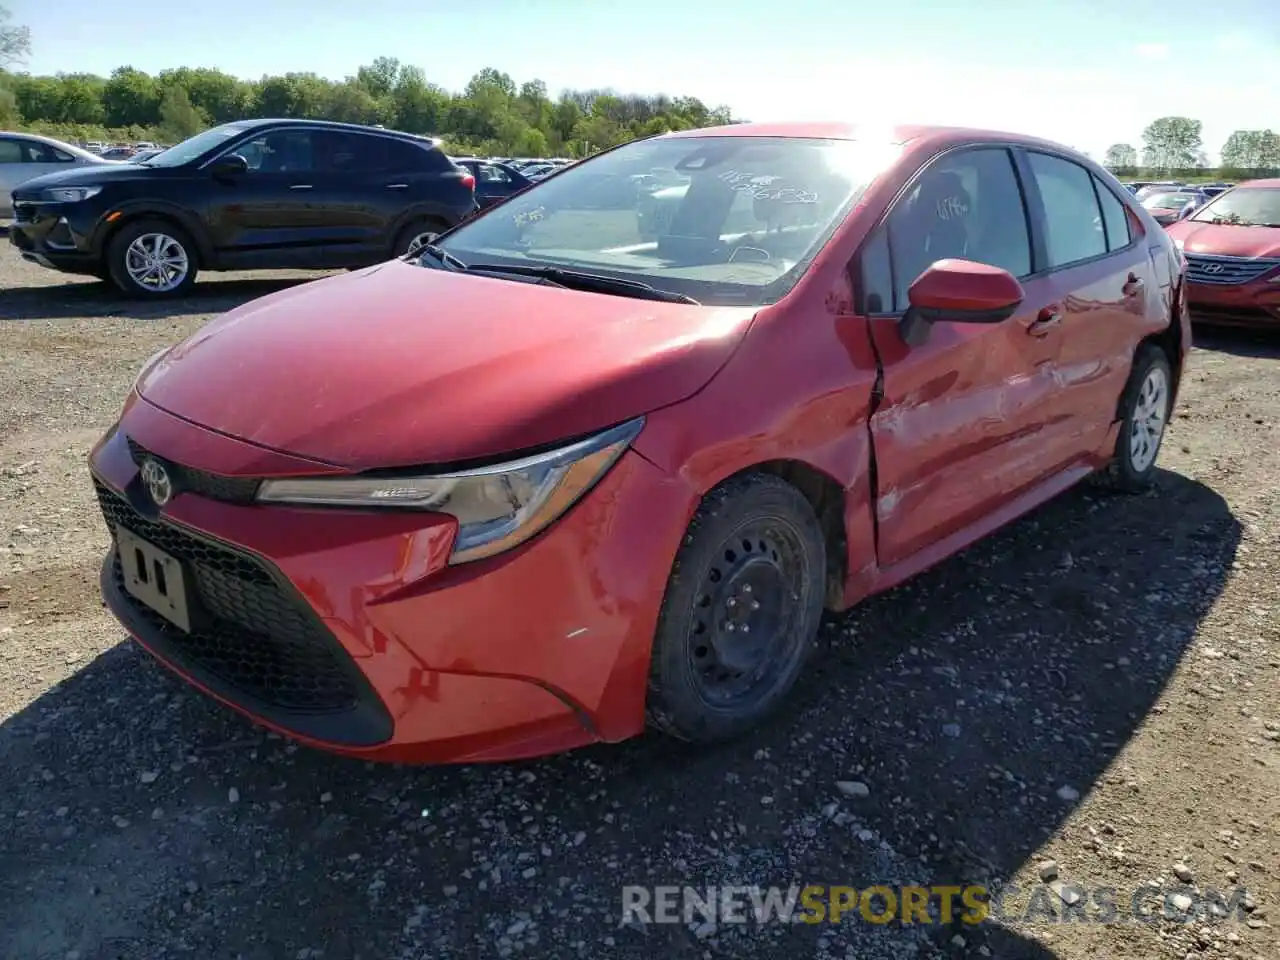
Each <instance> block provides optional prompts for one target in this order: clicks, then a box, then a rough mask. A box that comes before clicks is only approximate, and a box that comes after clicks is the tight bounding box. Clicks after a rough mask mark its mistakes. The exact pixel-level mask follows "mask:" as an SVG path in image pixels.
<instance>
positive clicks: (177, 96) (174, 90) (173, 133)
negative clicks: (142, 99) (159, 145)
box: [160, 84, 209, 142]
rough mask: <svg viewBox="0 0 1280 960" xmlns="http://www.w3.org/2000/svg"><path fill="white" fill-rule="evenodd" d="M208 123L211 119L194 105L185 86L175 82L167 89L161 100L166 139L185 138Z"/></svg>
mask: <svg viewBox="0 0 1280 960" xmlns="http://www.w3.org/2000/svg"><path fill="white" fill-rule="evenodd" d="M208 125H209V121H208V120H207V119H206V118H205V117H204V116H202V115H201V113H200V111H199V110H197V109H196V108H195V107H194V106H192V104H191V98H190V97H188V96H187V91H186V89H185V88H184V87H180V86H178V85H177V84H174V85H172V86H170V87H169V88H168V89H167V90H165V92H164V96H163V98H162V99H161V101H160V130H161V133H162V135H163V136H164V138H165V139H166V140H172V141H174V142H177V141H179V140H185V139H187V137H190V136H192V135H194V134H197V133H199V132H200V131H201V130H203V129H204V128H205V127H207V126H208Z"/></svg>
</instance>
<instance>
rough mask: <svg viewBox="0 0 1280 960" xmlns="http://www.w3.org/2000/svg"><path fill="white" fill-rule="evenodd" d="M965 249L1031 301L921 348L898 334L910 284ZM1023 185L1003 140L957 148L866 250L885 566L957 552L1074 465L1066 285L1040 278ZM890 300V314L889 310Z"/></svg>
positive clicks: (940, 327) (936, 336) (919, 182)
mask: <svg viewBox="0 0 1280 960" xmlns="http://www.w3.org/2000/svg"><path fill="white" fill-rule="evenodd" d="M949 257H958V258H963V259H968V260H974V261H978V262H981V263H987V264H991V265H994V266H998V267H1002V268H1004V269H1006V270H1008V271H1009V272H1010V273H1011V274H1013V275H1014V276H1016V277H1018V278H1020V279H1021V282H1022V285H1023V288H1024V290H1025V293H1026V297H1025V299H1024V301H1023V304H1022V306H1021V308H1020V309H1019V310H1018V312H1017V313H1016V314H1015V315H1014V316H1013V317H1011V318H1010V319H1008V320H1006V321H1004V322H1003V323H998V324H965V323H950V322H940V323H936V324H933V325H932V326H931V330H930V335H929V338H928V340H927V341H926V342H925V343H924V344H922V345H919V346H909V345H907V344H906V343H905V342H904V341H903V340H902V338H901V336H900V335H899V332H898V319H899V318H900V316H901V314H902V312H903V311H904V310H905V309H906V307H907V305H908V304H907V290H908V288H909V287H910V285H911V283H912V282H913V281H914V280H915V279H916V277H917V276H919V274H920V273H921V272H922V271H923V270H925V269H926V268H927V267H928V266H929V265H930V264H932V263H933V262H935V261H937V260H941V259H946V258H949ZM1039 266H1040V264H1039V262H1038V260H1037V257H1036V250H1035V246H1034V244H1033V235H1032V233H1031V231H1030V228H1029V223H1028V215H1027V209H1026V206H1025V203H1024V200H1023V192H1022V183H1021V178H1020V175H1019V173H1018V168H1017V167H1016V165H1015V162H1014V156H1013V154H1012V152H1011V151H1010V150H1008V149H1006V148H1004V147H1002V146H992V147H974V148H966V149H963V150H958V151H953V152H949V153H947V154H944V155H942V156H941V157H938V158H936V159H935V160H934V161H932V162H931V163H930V164H929V165H928V166H927V167H926V168H925V169H924V170H923V171H922V172H921V173H920V174H918V175H917V177H916V179H915V180H914V181H913V183H912V184H911V185H910V186H909V187H908V188H907V190H906V192H905V193H904V194H903V195H902V196H901V197H900V198H899V199H898V200H897V201H896V202H895V205H894V207H893V208H892V209H891V211H890V212H889V215H888V217H887V218H886V220H885V222H884V223H883V224H882V225H881V227H880V228H879V230H878V232H877V233H875V234H873V236H872V238H871V240H870V242H869V244H868V245H867V246H866V247H864V250H863V253H862V257H861V270H862V276H863V290H864V298H865V299H866V300H867V303H866V308H867V312H868V313H870V314H871V315H872V319H871V321H870V327H871V331H872V337H873V340H874V343H875V346H876V350H877V353H878V355H879V357H880V361H881V365H882V370H883V384H882V387H881V392H882V398H881V400H880V402H879V406H878V408H877V410H876V412H875V414H874V415H873V416H872V418H871V423H870V427H871V434H872V441H873V443H874V447H875V463H876V485H877V504H876V513H877V525H878V540H877V550H878V555H879V561H880V565H881V567H882V568H885V567H889V566H892V565H894V564H898V563H901V562H903V561H906V560H909V559H911V558H912V557H915V556H916V555H918V554H921V553H922V551H928V550H929V548H931V547H937V548H938V549H939V550H940V551H941V552H943V553H945V552H949V549H951V547H950V546H944V545H943V541H945V540H947V538H948V537H955V536H961V535H963V534H964V532H965V531H966V530H967V528H970V527H972V526H973V525H975V524H980V523H981V522H982V521H984V520H989V519H990V518H991V517H992V515H994V514H996V513H997V512H998V511H1000V510H1001V509H1002V508H1005V507H1007V506H1008V505H1009V504H1010V503H1011V502H1012V501H1014V500H1015V499H1016V498H1017V497H1019V496H1020V495H1022V494H1024V493H1026V492H1027V491H1029V490H1031V489H1032V488H1033V487H1035V486H1036V485H1037V484H1039V483H1040V482H1041V481H1044V480H1045V479H1046V478H1048V477H1050V476H1051V475H1053V474H1055V473H1057V472H1059V471H1060V470H1061V469H1062V466H1063V463H1064V460H1066V459H1067V457H1068V453H1067V450H1066V449H1065V446H1066V445H1065V442H1064V437H1063V436H1062V429H1063V428H1062V425H1060V424H1058V423H1055V422H1054V421H1053V419H1052V417H1051V416H1050V414H1049V409H1050V408H1049V406H1048V401H1049V400H1050V398H1051V397H1052V396H1053V394H1054V393H1055V391H1056V390H1057V386H1056V379H1057V374H1056V369H1055V365H1056V362H1057V358H1058V352H1059V349H1060V347H1061V336H1062V327H1061V325H1060V323H1058V322H1057V321H1056V319H1055V318H1056V317H1057V316H1058V315H1059V314H1060V312H1061V310H1062V304H1061V302H1060V300H1059V293H1058V291H1057V289H1056V287H1055V286H1054V285H1053V284H1052V283H1051V282H1049V281H1047V280H1046V279H1044V278H1043V277H1041V276H1040V275H1039ZM877 308H878V309H877Z"/></svg>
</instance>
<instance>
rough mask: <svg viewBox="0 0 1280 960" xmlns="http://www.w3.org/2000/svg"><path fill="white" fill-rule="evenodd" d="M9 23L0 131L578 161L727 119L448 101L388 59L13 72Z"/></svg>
mask: <svg viewBox="0 0 1280 960" xmlns="http://www.w3.org/2000/svg"><path fill="white" fill-rule="evenodd" d="M8 20H9V15H8V12H7V11H6V10H5V9H4V7H3V6H0V128H5V129H14V128H18V127H21V128H23V129H27V130H31V131H33V132H37V133H46V134H48V135H50V136H54V137H58V138H60V139H63V140H80V141H84V140H110V141H113V142H115V141H126V142H136V141H139V140H155V141H160V142H166V143H175V142H177V141H179V140H182V139H185V138H186V137H188V136H191V135H192V134H194V133H198V132H199V131H201V130H203V129H205V128H206V127H208V126H210V125H213V124H219V123H226V122H228V121H232V120H243V119H246V118H250V117H296V118H308V119H326V120H339V121H345V122H348V123H364V124H382V125H383V126H386V127H390V128H393V129H396V130H404V131H406V132H409V133H423V134H431V135H436V136H441V137H443V138H444V139H445V141H446V143H447V144H448V147H449V149H450V150H452V151H453V152H455V153H479V154H482V155H494V154H503V155H516V156H531V157H543V156H585V155H586V154H588V153H591V152H594V151H596V150H600V149H602V148H604V147H610V146H613V145H615V144H618V143H625V142H626V141H628V140H633V139H635V138H636V137H644V136H652V135H654V134H660V133H666V132H668V131H671V130H687V129H691V128H694V127H704V126H714V125H718V124H724V123H732V122H733V118H732V117H731V116H730V113H729V110H728V108H726V107H715V108H712V107H709V106H708V105H707V104H704V103H703V102H702V101H701V100H698V99H697V98H696V97H688V96H684V97H672V96H665V95H658V96H640V95H634V94H632V95H623V94H618V93H616V92H614V91H612V90H568V91H565V92H563V93H562V94H560V95H559V96H558V97H555V98H553V97H552V96H551V95H550V94H549V93H548V92H547V87H546V84H544V83H543V82H542V81H540V80H529V81H526V82H524V83H521V84H519V85H517V83H516V82H515V81H514V80H513V79H512V78H511V77H510V76H508V75H507V74H506V73H503V72H502V71H500V70H497V69H493V68H486V69H484V70H481V71H480V72H479V73H477V74H476V75H475V76H474V77H472V78H471V81H470V82H469V83H468V84H467V86H466V89H465V90H463V91H461V92H450V91H448V90H445V89H444V88H442V87H441V86H439V85H438V84H434V83H432V82H430V81H429V80H428V79H427V75H426V73H425V72H424V71H423V70H422V69H421V68H420V67H416V66H412V65H409V64H404V63H401V62H400V61H398V60H396V59H394V58H392V57H380V58H378V59H376V60H374V61H373V63H371V64H368V65H366V66H362V67H360V68H359V69H358V70H357V71H356V73H355V75H354V76H350V77H347V78H346V79H344V80H340V81H333V80H328V79H326V78H324V77H321V76H319V75H317V74H315V73H287V74H283V75H278V76H263V77H261V78H260V79H257V80H245V79H241V78H239V77H234V76H231V75H230V74H227V73H224V72H223V71H221V70H215V69H211V68H206V67H179V68H176V69H173V70H163V71H161V72H160V73H158V74H155V75H152V74H148V73H146V72H144V71H142V70H137V69H135V68H133V67H131V66H122V67H119V68H117V69H116V70H114V71H112V73H111V75H110V76H109V77H101V76H95V75H94V74H90V73H60V74H57V75H56V76H33V75H31V74H29V73H18V72H12V69H11V68H13V67H15V66H16V65H18V64H20V63H23V62H25V58H26V56H27V54H28V53H29V52H30V49H31V37H30V34H29V33H28V31H27V30H26V28H24V27H20V26H12V25H9V23H8ZM6 68H10V69H6Z"/></svg>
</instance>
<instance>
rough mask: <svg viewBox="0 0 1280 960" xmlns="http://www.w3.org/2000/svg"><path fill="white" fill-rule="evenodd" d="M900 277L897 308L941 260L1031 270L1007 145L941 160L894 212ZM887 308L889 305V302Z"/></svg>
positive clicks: (892, 236) (893, 243)
mask: <svg viewBox="0 0 1280 960" xmlns="http://www.w3.org/2000/svg"><path fill="white" fill-rule="evenodd" d="M888 227H889V247H890V251H891V253H892V257H893V272H894V278H895V287H896V289H895V291H894V297H893V300H894V304H893V307H892V309H894V310H899V311H901V310H905V309H906V308H907V306H908V303H907V291H908V290H909V289H910V287H911V284H912V283H914V282H915V280H916V278H917V277H919V276H920V274H921V273H923V272H924V271H925V270H926V269H927V268H928V267H929V266H930V265H931V264H933V263H934V262H935V261H938V260H946V259H950V258H958V259H962V260H973V261H976V262H978V263H985V264H989V265H991V266H995V267H1002V268H1003V269H1005V270H1008V271H1009V272H1010V273H1011V274H1013V275H1014V276H1015V277H1025V276H1027V275H1028V274H1029V273H1031V240H1030V236H1029V233H1028V230H1027V216H1026V210H1025V207H1024V206H1023V203H1022V192H1021V190H1020V188H1019V186H1018V180H1017V174H1016V173H1015V172H1014V167H1013V160H1012V158H1011V157H1010V156H1009V152H1008V151H1007V150H1005V149H1003V148H984V149H975V150H964V151H961V152H958V153H954V154H949V155H947V156H944V157H942V158H941V159H940V160H937V161H935V162H934V163H933V164H932V165H931V166H930V167H929V168H928V169H927V170H925V172H924V173H923V174H922V175H921V176H920V177H919V178H918V179H917V180H916V182H915V183H914V184H913V185H912V186H911V188H910V189H909V190H908V191H907V193H906V195H905V196H903V197H902V198H901V199H900V200H899V201H898V203H897V205H896V206H895V207H894V209H893V211H892V213H890V214H889V218H888ZM886 309H887V307H886Z"/></svg>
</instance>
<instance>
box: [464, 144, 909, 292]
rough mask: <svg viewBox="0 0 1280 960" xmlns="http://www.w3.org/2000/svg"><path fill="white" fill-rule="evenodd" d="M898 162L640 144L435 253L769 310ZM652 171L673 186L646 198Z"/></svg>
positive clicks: (878, 152) (492, 215) (826, 147)
mask: <svg viewBox="0 0 1280 960" xmlns="http://www.w3.org/2000/svg"><path fill="white" fill-rule="evenodd" d="M897 155H898V149H897V148H896V147H894V146H893V145H892V144H887V143H881V142H874V143H872V142H866V143H862V142H855V141H845V140H827V139H812V138H798V137H797V138H792V137H724V136H705V137H658V138H654V139H648V140H640V141H636V142H633V143H630V144H627V145H626V146H623V147H620V148H618V149H616V150H613V151H610V152H608V153H605V154H602V155H600V156H599V157H596V158H594V159H592V160H589V161H586V162H584V163H580V164H576V165H574V166H573V167H570V168H568V169H566V170H564V171H563V172H561V173H559V174H558V175H557V176H555V177H553V178H550V179H548V180H546V181H544V182H542V183H540V184H538V185H537V186H536V187H535V188H533V189H531V190H529V191H527V192H525V193H523V194H519V195H517V196H516V197H515V199H513V200H511V201H508V202H507V203H505V204H503V205H502V206H500V207H495V208H493V210H492V211H491V212H489V213H486V214H484V215H481V216H479V217H477V218H476V219H474V220H472V221H470V222H468V223H466V224H464V225H463V226H461V227H459V228H458V229H456V230H454V231H453V232H452V233H450V234H449V235H448V236H447V237H445V238H444V239H443V240H442V241H441V243H440V246H442V247H443V248H445V249H446V250H447V251H448V252H449V253H450V254H452V255H453V256H455V257H457V258H459V259H460V260H462V261H463V262H465V263H488V264H498V265H506V266H512V267H514V266H519V267H530V266H551V267H561V268H565V269H571V270H577V271H590V272H593V273H601V274H606V275H609V276H612V277H614V278H617V279H623V280H638V281H640V282H643V283H646V284H649V285H650V286H654V287H657V288H659V289H661V290H666V291H669V292H672V293H679V294H683V295H685V296H689V297H693V298H694V299H696V300H698V301H700V302H703V303H735V304H753V305H761V304H765V303H772V302H774V301H776V300H777V299H778V298H779V297H781V296H783V295H784V294H785V293H786V292H787V291H788V290H790V289H791V287H792V286H794V285H795V283H796V281H797V280H799V278H800V277H801V276H802V275H803V272H804V270H805V269H807V267H808V265H809V263H810V262H811V261H812V259H813V257H814V256H816V254H817V253H818V251H819V250H820V249H821V248H822V246H823V245H824V244H825V243H826V242H827V241H828V239H830V237H831V235H832V234H833V233H834V231H835V230H836V228H837V227H838V226H839V225H840V223H841V222H842V221H843V219H844V217H845V215H846V214H847V213H848V212H849V210H850V208H851V207H852V205H853V203H854V202H855V201H856V200H857V198H859V197H860V196H862V194H863V192H864V191H865V190H866V188H867V186H868V185H869V184H870V183H871V181H872V180H873V179H874V178H875V177H876V176H877V175H878V174H879V173H881V172H882V171H883V170H885V169H886V168H887V167H889V166H890V165H891V164H892V162H893V161H894V159H895V158H896V157H897ZM655 168H657V169H664V170H670V171H673V173H674V174H676V175H678V177H679V178H680V179H679V181H678V183H677V184H676V185H673V186H670V187H667V188H664V189H660V190H656V191H647V190H641V189H638V187H637V177H638V176H639V175H645V174H650V173H651V171H652V170H654V169H655Z"/></svg>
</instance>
